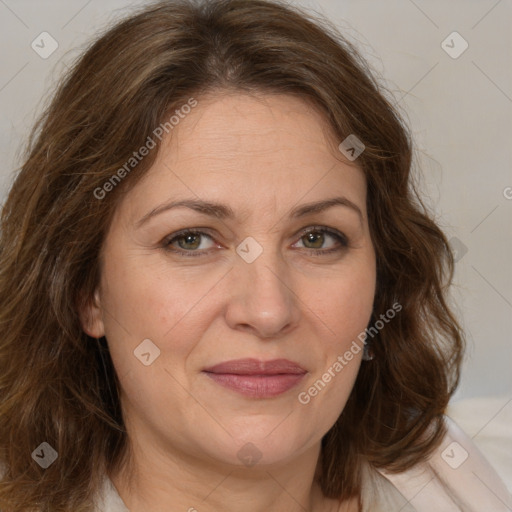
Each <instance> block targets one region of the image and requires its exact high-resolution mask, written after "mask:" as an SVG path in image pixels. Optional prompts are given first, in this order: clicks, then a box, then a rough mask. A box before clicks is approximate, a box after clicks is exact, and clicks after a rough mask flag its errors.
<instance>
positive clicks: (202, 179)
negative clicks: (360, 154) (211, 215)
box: [129, 93, 366, 215]
mask: <svg viewBox="0 0 512 512" xmlns="http://www.w3.org/2000/svg"><path fill="white" fill-rule="evenodd" d="M129 195H131V201H130V203H131V205H132V206H134V208H133V215H138V214H139V213H140V211H139V210H140V209H139V208H138V206H139V205H140V206H141V208H142V207H143V206H146V207H150V206H151V205H152V204H154V203H157V202H158V201H160V200H168V199H169V198H177V199H180V198H183V197H191V196H192V197H193V196H195V197H196V198H202V199H211V200H216V201H220V202H226V201H229V202H230V203H231V204H233V205H234V206H233V209H236V207H237V206H236V205H237V204H238V206H239V207H240V209H243V210H244V211H247V212H248V211H251V210H254V209H257V208H263V207H264V206H265V207H266V208H267V209H269V208H270V209H272V210H275V209H276V206H277V205H278V204H280V203H281V204H283V206H286V207H292V206H293V205H295V204H297V203H298V202H300V201H301V199H304V201H314V200H318V199H323V198H325V197H326V196H333V195H344V196H347V197H349V196H351V197H349V199H352V200H354V201H356V200H357V201H358V202H359V205H360V207H361V209H364V199H365V196H366V180H365V178H364V174H363V172H362V170H361V169H360V168H358V167H357V166H356V165H355V164H354V163H352V162H348V161H347V160H346V159H345V158H344V157H343V155H342V154H341V153H340V152H339V151H336V144H335V139H334V136H333V134H332V132H331V131H330V127H329V126H328V124H327V122H326V120H325V118H324V116H323V115H322V114H321V113H320V112H319V111H318V109H315V108H314V107H313V106H312V105H311V104H309V103H307V102H305V101H304V100H302V99H300V98H297V97H294V96H289V95H257V96H255V95H247V94H233V93H231V94H220V95H211V96H206V97H204V98H199V99H198V104H197V106H196V107H195V108H194V109H193V110H192V111H191V112H190V113H188V114H186V115H183V116H182V117H181V119H180V121H179V123H178V124H177V125H176V126H175V127H174V128H173V130H172V131H171V132H170V133H169V134H168V136H166V137H164V139H163V142H162V146H161V149H160V151H159V154H158V157H157V159H156V160H155V162H154V164H153V166H152V168H151V169H150V170H149V171H148V172H147V173H146V175H145V176H144V178H143V179H142V180H141V182H139V183H138V184H137V186H136V187H134V189H133V190H132V191H130V192H129Z"/></svg>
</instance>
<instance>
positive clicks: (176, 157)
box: [83, 94, 375, 465]
mask: <svg viewBox="0 0 512 512" xmlns="http://www.w3.org/2000/svg"><path fill="white" fill-rule="evenodd" d="M183 117H184V118H183V119H180V122H179V125H177V126H175V127H174V129H173V130H172V131H171V132H170V135H172V137H170V135H168V136H167V139H164V142H165V144H164V145H163V146H162V149H161V152H160V153H159V155H158V158H157V160H156V162H155V164H154V165H153V166H152V168H151V169H150V170H149V171H148V173H147V174H146V175H145V176H144V178H143V180H142V181H140V182H139V183H138V184H137V185H136V186H135V187H134V188H133V189H132V190H131V191H129V192H128V193H127V195H125V196H124V198H123V200H122V202H121V203H120V205H119V207H118V209H117V210H116V214H115V216H114V219H113V222H112V224H111V227H110V231H109V232H108V234H107V237H106V240H105V244H104V247H103V252H102V275H101V283H100V286H99V288H98V290H97V293H96V304H95V305H94V306H92V307H91V310H90V315H91V316H90V320H85V321H83V323H84V329H85V330H86V332H88V333H89V334H90V335H92V336H95V337H101V336H102V335H105V336H106V338H107V340H108V344H109V347H110V351H111V355H112V359H113V362H114V365H115V368H116V371H117V374H118V377H119V380H120V384H121V388H122V391H121V400H122V405H123V411H124V417H125V422H126V426H127V429H128V433H129V436H130V438H131V440H132V442H133V443H134V444H135V445H137V446H138V447H139V448H140V449H141V450H150V451H151V450H155V453H159V454H162V453H169V454H172V453H174V454H176V453H181V454H185V455H187V456H192V457H198V458H200V459H202V460H204V459H209V460H210V461H211V460H212V459H213V460H214V461H217V462H224V463H230V464H238V465H241V464H247V465H250V464H253V463H254V462H258V463H259V464H273V463H274V464H275V463H279V462H283V461H287V460H291V459H292V458H293V457H295V456H297V455H298V454H300V453H302V452H304V451H305V450H307V449H308V448H312V447H314V445H317V446H318V443H319V441H320V439H321V438H322V436H323V435H324V434H325V433H326V432H327V431H328V430H329V428H330V427H331V426H332V425H333V424H334V422H335V421H336V419H337V418H338V416H339V415H340V413H341V412H342V410H343V408H344V406H345V403H346V401H347V398H348V396H349V394H350V391H351V389H352V387H353V384H354V381H355V378H356V375H357V372H358V369H359V365H360V362H361V356H362V350H360V349H359V350H357V348H359V347H360V346H361V342H360V341H358V338H357V337H358V335H359V334H360V333H361V332H362V331H364V329H365V328H366V326H367V325H368V322H369V319H370V315H371V311H372V304H373V299H374V292H375V254H374V249H373V246H372V243H371V238H370V232H369V227H368V220H367V211H366V181H365V177H364V174H363V172H362V171H361V170H360V169H359V168H357V167H356V166H355V165H354V164H356V163H357V161H356V162H354V163H350V162H348V161H346V160H344V157H343V156H342V154H341V153H333V152H332V151H330V150H329V149H328V143H327V140H326V139H325V130H324V127H325V124H324V120H323V118H322V117H321V116H320V114H319V113H317V112H316V111H314V110H312V109H311V108H310V107H308V105H307V104H306V103H304V102H303V101H302V100H299V99H297V98H294V97H291V96H281V95H275V96H270V95H265V96H258V97H257V98H255V97H252V96H248V95H243V94H240V95H237V94H229V95H217V96H210V97H205V98H203V99H198V105H197V106H196V107H195V108H194V109H192V111H191V112H190V113H189V114H188V115H186V116H183ZM340 142H341V141H340ZM104 200H108V197H107V198H106V199H104ZM176 202H177V203H182V204H181V206H180V205H179V204H178V205H175V206H174V207H171V206H172V203H176ZM187 205H188V206H187ZM190 229H193V230H194V231H197V232H200V233H196V234H194V233H187V231H188V230H190ZM180 233H181V234H180ZM83 318H85V316H84V317H83ZM144 340H146V341H144ZM148 340H150V341H148ZM354 341H356V342H357V344H358V345H357V348H356V345H355V344H354ZM347 352H350V353H351V354H352V357H350V356H346V354H347ZM340 358H341V359H340ZM243 359H244V360H245V359H250V360H253V361H249V362H247V361H246V362H244V361H242V362H240V361H237V360H243ZM274 360H281V361H277V362H275V363H274V364H272V363H269V364H268V365H266V366H265V365H262V366H260V365H259V363H258V362H262V361H263V362H269V361H274ZM283 360H288V363H287V362H283ZM341 360H343V363H342V362H341ZM220 363H227V364H226V365H225V366H224V367H217V369H215V368H213V367H214V366H216V365H219V364H220ZM336 363H338V364H336ZM340 366H341V369H340ZM207 369H210V370H211V371H210V372H209V371H206V370H207ZM315 383H316V384H315ZM250 461H252V462H250Z"/></svg>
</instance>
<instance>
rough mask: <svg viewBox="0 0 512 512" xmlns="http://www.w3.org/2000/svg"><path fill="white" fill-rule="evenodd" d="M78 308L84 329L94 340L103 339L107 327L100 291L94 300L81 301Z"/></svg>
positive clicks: (95, 293)
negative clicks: (104, 322) (104, 323)
mask: <svg viewBox="0 0 512 512" xmlns="http://www.w3.org/2000/svg"><path fill="white" fill-rule="evenodd" d="M80 302H81V303H80V305H79V306H78V315H79V317H80V323H81V324H82V329H83V330H84V332H85V333H86V334H88V335H89V336H91V337H92V338H101V337H102V336H105V326H104V325H103V314H102V309H101V301H100V294H99V291H98V290H96V291H95V292H94V297H93V298H92V299H90V298H89V299H84V300H82V301H80Z"/></svg>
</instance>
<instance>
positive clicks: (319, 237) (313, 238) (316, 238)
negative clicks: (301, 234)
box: [306, 233, 323, 249]
mask: <svg viewBox="0 0 512 512" xmlns="http://www.w3.org/2000/svg"><path fill="white" fill-rule="evenodd" d="M306 237H307V239H308V243H310V242H311V243H312V244H313V245H314V248H315V249H318V248H320V247H322V242H323V234H322V233H317V234H315V233H308V234H307V235H306ZM315 242H316V245H315ZM318 242H320V243H319V244H318Z"/></svg>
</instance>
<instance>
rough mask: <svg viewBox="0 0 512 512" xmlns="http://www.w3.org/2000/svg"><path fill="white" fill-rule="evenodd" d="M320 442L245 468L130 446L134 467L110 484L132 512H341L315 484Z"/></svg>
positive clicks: (352, 507) (350, 505) (349, 506)
mask: <svg viewBox="0 0 512 512" xmlns="http://www.w3.org/2000/svg"><path fill="white" fill-rule="evenodd" d="M319 453H320V443H318V444H316V445H314V446H313V447H311V448H309V449H308V450H307V451H305V452H304V453H302V454H300V455H299V456H297V457H296V458H294V459H293V460H290V461H287V462H284V463H282V464H279V465H277V464H275V465H268V466H262V467H258V465H256V466H253V467H244V466H242V467H240V466H233V465H230V464H223V463H222V462H218V461H212V460H205V459H204V458H197V457H193V456H190V455H189V454H185V453H180V452H176V451H172V453H169V452H166V453H164V452H163V451H162V449H161V447H159V448H158V449H157V447H156V445H155V446H153V447H152V446H150V445H149V446H148V445H146V446H144V447H142V446H137V445H135V446H133V445H132V446H130V459H129V463H127V464H124V465H123V466H122V467H121V468H120V470H119V471H117V472H116V473H115V474H113V475H111V476H110V477H111V480H112V482H113V484H114V485H115V487H116V488H117V490H118V492H119V495H120V496H121V498H122V500H123V501H124V503H125V504H126V506H127V508H128V509H129V510H130V512H143V511H146V510H151V511H154V512H164V511H165V512H170V511H172V512H174V511H187V512H218V511H219V510H222V511H223V512H235V511H237V512H239V511H240V508H241V507H243V509H244V512H305V511H311V512H336V511H340V512H341V511H345V510H347V511H357V510H358V506H357V500H349V501H347V502H344V503H342V504H340V502H339V501H338V500H330V499H327V498H325V497H324V496H323V494H322V492H321V490H320V488H319V486H318V484H317V483H316V482H315V469H316V466H317V462H318V457H319Z"/></svg>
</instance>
